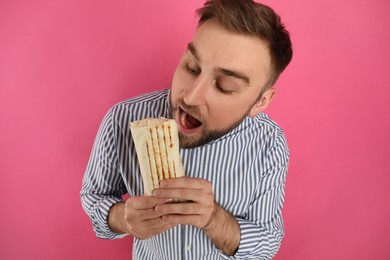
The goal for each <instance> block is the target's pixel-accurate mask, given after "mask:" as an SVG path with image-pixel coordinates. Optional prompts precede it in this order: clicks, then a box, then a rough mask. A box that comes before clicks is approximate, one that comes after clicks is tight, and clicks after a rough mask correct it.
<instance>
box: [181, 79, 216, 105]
mask: <svg viewBox="0 0 390 260" xmlns="http://www.w3.org/2000/svg"><path fill="white" fill-rule="evenodd" d="M209 85H210V82H209V80H208V79H207V78H202V77H198V78H197V79H196V80H195V81H194V82H193V84H192V85H189V86H188V87H187V89H186V91H185V93H184V98H183V101H184V103H186V104H187V105H189V106H203V105H205V103H206V97H207V92H208V89H209Z"/></svg>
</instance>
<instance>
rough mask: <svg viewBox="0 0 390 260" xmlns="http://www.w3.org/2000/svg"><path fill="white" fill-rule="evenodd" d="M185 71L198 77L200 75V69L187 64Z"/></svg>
mask: <svg viewBox="0 0 390 260" xmlns="http://www.w3.org/2000/svg"><path fill="white" fill-rule="evenodd" d="M186 70H187V71H188V72H189V73H190V74H192V75H199V74H200V69H198V68H196V67H192V66H191V65H189V64H187V65H186Z"/></svg>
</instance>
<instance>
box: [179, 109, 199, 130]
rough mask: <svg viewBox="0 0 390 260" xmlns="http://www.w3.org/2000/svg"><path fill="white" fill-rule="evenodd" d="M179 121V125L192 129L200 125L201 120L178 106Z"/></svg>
mask: <svg viewBox="0 0 390 260" xmlns="http://www.w3.org/2000/svg"><path fill="white" fill-rule="evenodd" d="M179 121H180V124H181V126H182V127H183V128H184V129H186V130H194V129H196V128H198V127H200V126H202V122H201V121H199V120H198V119H196V118H195V117H193V116H191V115H190V114H188V113H187V112H185V111H184V110H183V109H182V108H181V107H179Z"/></svg>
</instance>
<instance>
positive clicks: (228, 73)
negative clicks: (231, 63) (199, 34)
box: [187, 42, 250, 84]
mask: <svg viewBox="0 0 390 260" xmlns="http://www.w3.org/2000/svg"><path fill="white" fill-rule="evenodd" d="M187 50H188V51H189V52H191V54H192V56H194V58H195V59H196V60H197V61H200V57H199V53H198V51H197V50H196V48H195V46H194V44H193V43H192V42H190V43H188V44H187ZM215 71H216V72H217V73H218V74H222V75H224V76H228V77H233V78H237V79H240V80H242V81H244V82H245V83H246V84H249V82H250V80H249V77H248V76H247V75H245V74H244V73H241V72H238V71H234V70H229V69H225V68H216V69H215Z"/></svg>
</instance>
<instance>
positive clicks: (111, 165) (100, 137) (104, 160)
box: [80, 109, 126, 239]
mask: <svg viewBox="0 0 390 260" xmlns="http://www.w3.org/2000/svg"><path fill="white" fill-rule="evenodd" d="M125 193H126V188H125V186H124V184H123V181H122V177H121V174H120V172H119V167H118V159H117V152H116V138H115V129H114V119H113V110H112V109H111V110H110V111H109V112H108V113H107V114H106V116H105V117H104V119H103V121H102V123H101V125H100V128H99V131H98V134H97V136H96V139H95V142H94V145H93V147H92V152H91V156H90V159H89V162H88V165H87V169H86V171H85V174H84V178H83V181H82V188H81V192H80V196H81V204H82V206H83V209H84V210H85V212H86V213H87V215H88V216H89V218H90V219H91V222H92V225H93V230H94V231H95V234H96V236H97V237H99V238H105V239H115V238H121V237H124V236H125V235H123V234H116V233H114V232H112V231H111V230H110V228H109V226H108V213H109V210H110V208H111V207H112V206H113V205H114V204H116V203H118V202H121V201H123V199H122V195H123V194H125Z"/></svg>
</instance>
